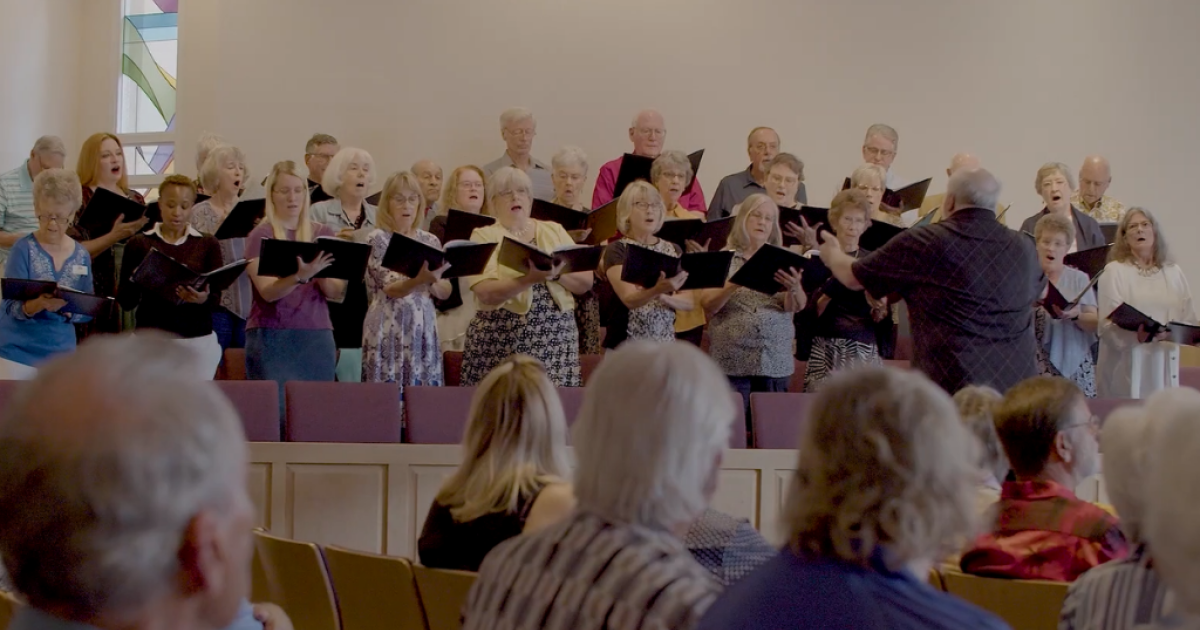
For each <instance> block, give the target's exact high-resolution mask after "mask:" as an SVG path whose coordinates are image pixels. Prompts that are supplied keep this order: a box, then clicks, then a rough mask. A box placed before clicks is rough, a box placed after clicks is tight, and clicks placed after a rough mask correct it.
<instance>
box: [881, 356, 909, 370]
mask: <svg viewBox="0 0 1200 630" xmlns="http://www.w3.org/2000/svg"><path fill="white" fill-rule="evenodd" d="M883 364H884V365H885V366H886V367H890V368H896V369H899V370H910V369H912V361H909V360H908V359H884V360H883Z"/></svg>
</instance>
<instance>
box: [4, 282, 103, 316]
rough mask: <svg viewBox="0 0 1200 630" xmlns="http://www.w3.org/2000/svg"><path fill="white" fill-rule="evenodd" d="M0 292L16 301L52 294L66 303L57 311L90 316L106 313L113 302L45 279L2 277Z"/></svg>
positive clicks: (25, 300)
mask: <svg viewBox="0 0 1200 630" xmlns="http://www.w3.org/2000/svg"><path fill="white" fill-rule="evenodd" d="M0 293H3V294H4V299H6V300H15V301H17V302H28V301H29V300H33V299H37V298H39V297H41V296H43V295H52V296H54V297H56V298H58V299H60V300H63V301H65V302H66V303H67V304H66V306H64V307H62V308H61V309H59V311H58V312H59V313H74V314H76V315H90V316H92V317H97V316H99V315H101V314H103V313H107V312H108V309H110V308H112V305H113V303H114V300H113V298H110V297H104V296H100V295H94V294H92V293H84V292H83V291H76V290H75V289H68V288H67V287H60V286H58V285H57V284H55V283H53V282H49V281H45V280H21V279H19V278H4V279H3V280H0Z"/></svg>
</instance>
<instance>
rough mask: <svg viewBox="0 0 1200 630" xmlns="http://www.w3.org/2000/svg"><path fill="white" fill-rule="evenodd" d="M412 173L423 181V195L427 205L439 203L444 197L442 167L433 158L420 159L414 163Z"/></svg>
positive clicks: (418, 179)
mask: <svg viewBox="0 0 1200 630" xmlns="http://www.w3.org/2000/svg"><path fill="white" fill-rule="evenodd" d="M412 173H413V175H416V176H417V181H419V182H421V196H422V197H424V198H425V206H426V207H429V206H432V205H433V204H435V203H437V200H438V199H440V198H441V197H442V167H440V166H438V165H437V163H436V162H434V161H433V160H418V161H417V162H416V163H415V164H413V165H412Z"/></svg>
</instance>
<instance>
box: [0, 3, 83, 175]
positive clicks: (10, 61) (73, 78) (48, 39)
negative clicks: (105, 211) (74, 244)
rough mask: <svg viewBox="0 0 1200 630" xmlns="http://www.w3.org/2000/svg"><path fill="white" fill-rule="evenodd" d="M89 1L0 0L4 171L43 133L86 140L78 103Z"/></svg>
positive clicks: (70, 141) (0, 157) (74, 142)
mask: <svg viewBox="0 0 1200 630" xmlns="http://www.w3.org/2000/svg"><path fill="white" fill-rule="evenodd" d="M85 1H87V0H36V1H35V2H27V1H24V0H0V59H3V60H4V62H3V65H2V69H0V94H2V96H0V171H7V170H9V169H11V168H13V167H15V166H16V165H18V164H20V163H21V162H22V161H23V160H25V158H27V157H29V150H30V149H31V148H32V147H33V143H34V141H35V140H37V138H38V137H39V136H42V135H46V134H54V135H58V136H61V137H62V138H63V141H64V142H66V144H67V146H68V147H77V146H78V145H79V144H80V143H82V142H83V138H82V137H81V136H80V135H79V128H78V125H77V103H78V101H79V99H80V95H81V92H80V90H79V86H78V78H79V69H80V65H79V59H80V54H81V51H82V46H81V42H80V35H81V30H82V24H83V22H82V18H81V13H80V9H81V7H82V5H83V4H84V2H85ZM67 152H68V153H71V152H72V149H70V148H68V151H67ZM68 161H69V162H70V163H71V164H74V160H73V159H70V157H69V158H68Z"/></svg>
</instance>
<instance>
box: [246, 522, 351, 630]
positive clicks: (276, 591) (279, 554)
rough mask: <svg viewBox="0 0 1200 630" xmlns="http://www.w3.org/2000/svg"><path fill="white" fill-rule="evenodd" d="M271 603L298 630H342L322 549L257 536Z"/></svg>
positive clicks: (275, 537)
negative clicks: (289, 619) (284, 613)
mask: <svg viewBox="0 0 1200 630" xmlns="http://www.w3.org/2000/svg"><path fill="white" fill-rule="evenodd" d="M254 548H255V551H256V552H258V556H259V558H260V559H261V560H262V569H263V576H264V577H265V579H266V585H267V592H268V594H269V601H270V602H271V603H273V604H277V605H278V606H279V607H280V608H282V609H283V611H284V612H286V613H287V615H288V617H290V618H291V619H292V625H294V626H295V627H296V630H339V629H340V628H341V624H340V621H339V619H338V605H337V599H336V598H335V597H334V594H333V586H332V585H331V584H330V582H329V573H328V571H327V570H326V569H325V559H324V557H323V556H322V555H321V549H320V547H317V546H316V545H314V544H313V543H305V542H299V541H295V540H288V539H286V538H279V537H278V536H272V535H270V534H267V533H265V532H259V531H256V532H254Z"/></svg>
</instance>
